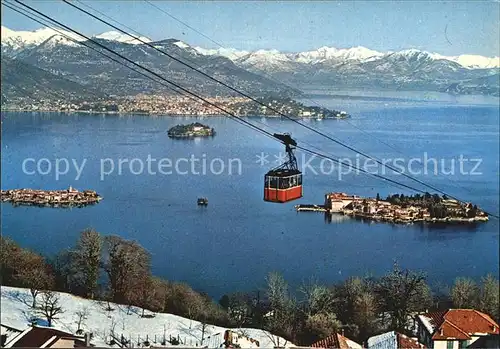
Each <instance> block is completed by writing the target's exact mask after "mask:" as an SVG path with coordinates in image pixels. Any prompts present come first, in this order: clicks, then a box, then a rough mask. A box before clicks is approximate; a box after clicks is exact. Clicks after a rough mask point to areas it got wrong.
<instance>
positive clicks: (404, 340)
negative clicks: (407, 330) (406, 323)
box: [396, 333, 425, 349]
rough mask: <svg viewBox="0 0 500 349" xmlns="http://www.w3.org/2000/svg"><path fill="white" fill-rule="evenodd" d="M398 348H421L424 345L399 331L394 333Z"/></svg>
mask: <svg viewBox="0 0 500 349" xmlns="http://www.w3.org/2000/svg"><path fill="white" fill-rule="evenodd" d="M396 335H397V339H398V348H399V349H423V348H425V345H423V344H421V343H419V342H418V341H416V340H414V339H411V338H410V337H408V336H405V335H404V334H401V333H396Z"/></svg>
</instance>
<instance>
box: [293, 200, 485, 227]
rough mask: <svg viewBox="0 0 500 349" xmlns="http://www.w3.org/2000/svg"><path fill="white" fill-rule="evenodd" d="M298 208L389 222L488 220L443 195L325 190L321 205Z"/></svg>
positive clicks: (467, 205)
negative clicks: (364, 194)
mask: <svg viewBox="0 0 500 349" xmlns="http://www.w3.org/2000/svg"><path fill="white" fill-rule="evenodd" d="M295 208H296V210H297V211H315V212H325V213H326V214H342V215H346V216H350V217H353V218H362V219H369V220H373V221H380V222H391V223H407V224H408V223H419V222H421V223H475V222H486V221H488V214H487V213H486V212H484V211H482V210H481V209H480V208H479V207H477V205H473V204H472V203H464V202H460V201H458V200H455V199H452V198H448V197H447V196H446V195H443V196H439V195H438V194H433V195H431V194H430V193H425V194H423V195H420V194H416V195H410V196H405V195H404V194H395V195H389V196H388V197H387V198H386V199H385V200H382V199H381V198H380V196H379V195H378V194H377V197H376V198H364V197H360V196H357V195H348V194H346V193H338V192H335V193H328V194H326V195H325V202H324V205H296V206H295Z"/></svg>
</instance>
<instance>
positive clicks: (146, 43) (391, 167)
mask: <svg viewBox="0 0 500 349" xmlns="http://www.w3.org/2000/svg"><path fill="white" fill-rule="evenodd" d="M14 1H16V2H19V0H14ZM62 1H63V2H64V3H66V4H68V5H70V6H72V7H73V8H75V9H77V10H79V11H81V12H83V13H85V14H87V15H88V16H90V17H92V18H94V19H96V20H98V21H100V22H102V23H104V24H106V25H108V26H110V27H112V28H114V29H116V30H118V31H120V32H121V33H123V34H125V35H128V36H130V37H132V38H134V39H135V40H138V41H140V42H141V43H143V44H145V45H147V46H149V47H151V48H152V49H154V50H156V51H158V52H161V53H163V54H164V55H166V56H167V57H169V58H170V59H172V60H174V61H176V62H178V63H180V64H182V65H184V66H186V67H188V68H190V69H192V70H194V71H196V72H198V73H199V74H201V75H203V76H205V77H207V78H208V79H210V80H213V81H215V82H217V83H219V84H221V85H222V86H224V87H226V88H228V89H230V90H231V91H234V92H236V93H238V94H240V95H242V96H244V97H246V98H248V99H250V100H252V101H253V102H255V103H258V104H259V105H261V106H266V107H267V108H268V109H269V110H272V111H274V112H275V113H277V115H280V116H282V117H284V118H286V119H289V120H291V121H292V122H295V123H297V124H298V125H301V126H302V127H304V128H306V129H308V130H310V131H312V132H314V133H317V134H319V135H321V136H323V137H325V138H327V139H329V140H331V141H333V142H335V143H337V144H339V145H341V146H343V147H344V148H347V149H349V150H351V151H353V152H355V153H357V154H359V155H362V156H364V157H365V158H368V159H371V160H373V161H375V162H377V163H378V164H379V165H382V166H385V167H387V168H389V169H390V170H392V171H394V172H395V173H398V174H400V175H402V176H404V177H406V178H408V179H411V180H413V181H415V182H417V183H419V184H421V185H423V186H425V187H427V188H429V189H432V190H434V191H436V192H438V193H440V194H442V195H446V196H448V197H450V198H452V199H455V200H457V201H460V202H465V201H464V200H461V199H458V198H457V197H455V196H453V195H451V194H449V193H446V192H444V191H443V190H440V189H439V188H436V187H435V186H432V185H430V184H427V183H425V182H424V181H422V180H419V179H418V178H415V177H413V176H410V175H408V174H406V173H404V172H403V171H400V170H398V169H396V168H395V167H393V166H389V165H388V164H387V163H384V162H383V161H381V160H379V159H377V158H374V157H372V156H370V155H368V154H366V153H365V152H361V151H359V150H357V149H355V148H354V147H352V146H350V145H348V144H346V143H344V142H342V141H339V140H338V139H335V138H334V137H331V136H329V135H327V134H325V133H324V132H322V131H319V130H317V129H315V128H313V127H310V126H308V125H305V124H303V123H302V122H300V121H298V120H296V119H294V118H292V117H290V116H288V115H286V114H283V113H282V112H280V111H279V110H277V109H275V108H273V107H271V106H268V105H265V104H264V103H262V102H261V101H259V100H258V99H256V98H254V97H252V96H250V95H248V94H247V93H245V92H242V91H240V90H238V89H236V88H234V87H232V86H230V85H228V84H226V83H225V82H223V81H220V80H218V79H216V78H214V77H212V76H210V75H209V74H207V73H205V72H203V71H201V70H199V69H197V68H195V67H193V66H192V65H190V64H188V63H186V62H184V61H182V60H181V59H179V58H176V57H174V56H173V55H172V54H169V53H168V52H165V51H164V50H161V49H159V48H158V47H155V46H154V45H152V44H150V43H148V42H146V41H144V40H143V39H142V38H140V37H138V36H135V35H132V34H130V33H128V32H126V31H125V30H123V29H121V28H119V27H117V26H115V25H113V24H111V23H109V22H107V21H106V20H104V19H102V18H99V17H98V16H96V15H94V14H92V13H90V12H89V11H87V10H85V9H82V8H81V7H79V6H77V5H75V4H72V3H71V2H69V1H68V0H62Z"/></svg>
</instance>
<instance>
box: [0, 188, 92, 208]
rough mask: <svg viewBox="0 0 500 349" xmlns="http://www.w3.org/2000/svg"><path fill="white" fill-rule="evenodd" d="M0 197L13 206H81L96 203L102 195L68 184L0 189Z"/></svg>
mask: <svg viewBox="0 0 500 349" xmlns="http://www.w3.org/2000/svg"><path fill="white" fill-rule="evenodd" d="M0 199H1V201H2V202H10V203H11V204H12V205H14V206H18V205H25V206H39V207H83V206H87V205H92V204H96V203H98V202H99V201H100V200H101V199H102V197H101V196H99V195H98V194H97V193H96V192H95V191H93V190H84V191H79V190H77V189H75V188H73V187H71V186H70V187H69V188H68V189H66V190H40V189H10V190H2V191H1V192H0Z"/></svg>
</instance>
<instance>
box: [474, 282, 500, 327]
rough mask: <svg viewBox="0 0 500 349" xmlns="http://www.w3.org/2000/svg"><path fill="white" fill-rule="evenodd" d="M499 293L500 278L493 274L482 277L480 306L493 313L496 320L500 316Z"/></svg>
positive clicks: (490, 313)
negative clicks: (499, 281)
mask: <svg viewBox="0 0 500 349" xmlns="http://www.w3.org/2000/svg"><path fill="white" fill-rule="evenodd" d="M499 293H500V292H499V283H498V279H495V277H493V275H491V274H490V275H487V276H486V277H485V278H483V279H482V287H481V298H480V301H479V306H480V309H481V310H482V311H483V312H485V313H487V314H489V315H491V317H492V318H493V319H495V320H496V321H498V320H499V317H500V314H499V312H500V307H499Z"/></svg>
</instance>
